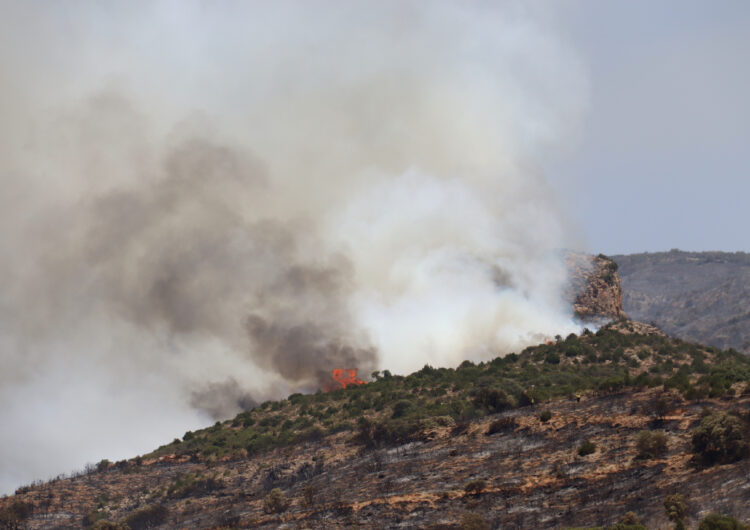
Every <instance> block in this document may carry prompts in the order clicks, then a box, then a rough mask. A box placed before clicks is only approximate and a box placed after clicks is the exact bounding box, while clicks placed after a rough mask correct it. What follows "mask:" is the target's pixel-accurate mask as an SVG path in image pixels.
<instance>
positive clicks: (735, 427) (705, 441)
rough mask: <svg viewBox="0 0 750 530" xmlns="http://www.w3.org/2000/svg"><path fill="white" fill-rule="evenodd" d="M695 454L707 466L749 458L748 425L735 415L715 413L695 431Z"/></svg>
mask: <svg viewBox="0 0 750 530" xmlns="http://www.w3.org/2000/svg"><path fill="white" fill-rule="evenodd" d="M692 444H693V452H694V453H695V454H696V455H697V456H699V457H700V459H701V460H702V462H703V463H704V464H707V465H711V464H716V463H728V462H734V461H736V460H739V459H740V458H743V457H745V456H747V454H748V449H749V447H748V439H747V425H745V424H744V422H743V421H742V420H741V419H740V418H739V417H737V416H736V415H734V414H731V413H727V412H713V413H711V414H709V415H708V416H706V417H704V418H703V419H702V420H701V424H700V426H699V427H698V428H697V429H695V430H694V431H693V437H692Z"/></svg>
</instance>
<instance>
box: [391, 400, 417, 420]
mask: <svg viewBox="0 0 750 530" xmlns="http://www.w3.org/2000/svg"><path fill="white" fill-rule="evenodd" d="M411 407H412V404H411V401H407V400H405V399H402V400H399V401H396V402H395V403H394V404H393V414H391V418H400V417H402V416H404V415H405V414H406V412H407V411H408V410H409V409H410V408H411Z"/></svg>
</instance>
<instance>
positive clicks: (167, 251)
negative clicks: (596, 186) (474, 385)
mask: <svg viewBox="0 0 750 530" xmlns="http://www.w3.org/2000/svg"><path fill="white" fill-rule="evenodd" d="M425 5H426V4H423V3H420V2H403V1H398V2H389V1H386V2H375V3H360V2H326V1H321V2H318V1H315V2H296V1H282V2H281V3H278V2H274V3H259V2H254V3H252V2H250V3H228V4H227V3H224V4H213V3H205V2H194V1H191V0H186V1H181V2H171V1H168V0H164V1H155V2H149V3H145V4H144V3H140V2H135V3H133V2H107V3H97V2H90V3H86V2H81V3H49V4H45V6H44V9H39V6H38V4H34V3H32V2H4V3H2V4H0V35H2V38H3V46H0V72H2V75H3V79H2V81H3V82H2V83H0V115H2V116H3V120H2V122H1V123H0V178H2V193H1V194H0V226H2V229H0V252H1V253H2V256H3V258H2V260H0V275H2V278H3V282H4V283H3V289H2V290H1V291H0V352H1V353H0V355H2V366H3V369H2V371H0V400H2V403H3V404H4V406H3V407H2V410H0V424H2V425H3V429H0V447H2V450H0V488H2V489H4V490H7V489H10V488H12V487H13V486H16V485H18V483H20V482H21V481H24V480H29V479H31V478H37V477H41V478H46V476H47V475H49V474H54V473H57V472H60V471H65V470H69V469H70V468H72V467H74V466H76V465H78V466H81V465H83V464H84V463H85V462H87V461H95V460H97V459H99V458H109V459H115V458H122V457H126V456H132V455H133V454H135V453H137V452H145V451H148V450H150V449H153V448H154V447H155V446H156V445H158V444H159V443H162V442H168V441H170V440H172V439H173V438H174V436H175V435H176V434H179V433H182V432H184V431H185V430H188V429H194V428H196V427H200V426H202V425H205V424H207V423H208V422H209V421H212V420H213V419H215V418H217V417H228V416H231V415H232V414H234V413H236V412H237V411H239V410H241V409H243V408H246V407H249V406H252V405H253V403H254V402H256V401H260V400H263V399H267V398H277V397H282V396H285V395H288V394H289V393H290V392H294V391H314V390H316V389H318V388H319V387H320V386H321V384H322V383H325V381H326V379H327V378H328V377H329V374H330V370H332V369H334V368H357V369H359V370H360V374H361V375H365V376H366V375H367V374H368V373H370V371H371V370H375V369H384V368H388V369H390V370H391V371H395V372H402V373H403V372H408V371H410V370H413V369H418V368H419V367H421V366H422V365H424V364H425V363H431V364H433V365H451V364H458V363H459V362H460V361H461V360H463V359H465V358H472V359H483V358H488V357H490V356H493V355H497V354H498V353H502V352H507V351H511V350H517V349H520V348H522V347H524V346H526V345H528V344H529V343H532V342H535V341H538V340H541V339H543V338H544V337H546V336H549V335H554V334H556V333H561V334H565V333H566V332H569V331H572V330H574V329H575V327H574V324H573V323H572V321H571V319H570V315H569V314H568V310H567V308H566V307H565V305H564V304H563V303H562V300H561V296H560V295H561V290H562V287H563V286H564V284H565V268H564V265H563V264H562V263H561V262H560V260H559V259H558V256H557V254H556V253H555V252H554V251H553V249H557V248H561V247H565V246H568V243H569V236H568V230H567V228H566V223H565V218H564V216H563V215H562V214H561V213H560V210H559V208H558V207H557V205H556V204H555V198H554V196H553V194H552V192H551V190H550V188H549V187H548V185H547V183H546V181H545V178H544V176H543V174H542V172H541V170H540V167H539V164H538V163H537V159H538V158H540V157H541V156H543V155H544V153H546V152H547V151H549V150H550V149H553V148H554V149H558V148H560V147H561V141H560V140H561V139H567V138H569V137H571V136H574V133H575V129H576V123H577V121H578V115H579V111H580V108H581V107H582V103H583V101H584V98H585V92H586V90H585V88H586V87H585V81H584V79H583V76H582V75H581V71H580V67H579V65H578V62H577V61H576V59H575V57H573V56H572V55H571V54H570V53H569V52H568V51H567V48H566V46H565V43H564V42H562V41H561V40H560V39H559V38H557V37H556V36H555V35H556V31H555V27H554V16H550V15H551V14H550V13H542V12H540V11H537V10H536V8H535V7H528V8H527V7H524V6H525V4H517V3H510V4H508V5H497V6H496V5H494V4H493V5H489V4H486V5H485V4H481V3H478V4H465V3H462V2H445V3H443V2H431V3H429V8H427V7H425ZM562 143H563V144H564V143H565V142H562Z"/></svg>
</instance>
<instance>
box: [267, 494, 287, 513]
mask: <svg viewBox="0 0 750 530" xmlns="http://www.w3.org/2000/svg"><path fill="white" fill-rule="evenodd" d="M288 507H289V501H287V499H286V497H285V496H284V492H283V491H281V489H279V488H273V489H272V490H271V491H270V492H269V494H268V495H266V496H265V497H264V498H263V511H265V512H266V513H282V512H285V511H286V509H287V508H288Z"/></svg>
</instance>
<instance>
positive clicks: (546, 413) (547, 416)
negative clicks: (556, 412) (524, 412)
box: [539, 410, 552, 423]
mask: <svg viewBox="0 0 750 530" xmlns="http://www.w3.org/2000/svg"><path fill="white" fill-rule="evenodd" d="M551 419H552V412H551V411H550V410H543V411H542V413H541V414H539V421H541V422H542V423H547V422H548V421H549V420H551Z"/></svg>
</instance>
